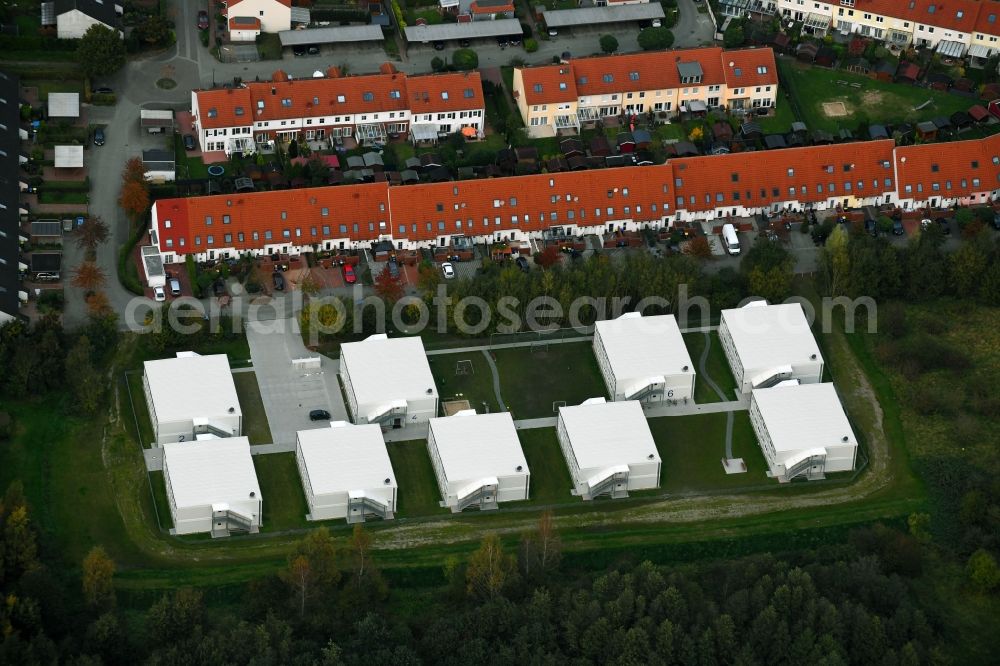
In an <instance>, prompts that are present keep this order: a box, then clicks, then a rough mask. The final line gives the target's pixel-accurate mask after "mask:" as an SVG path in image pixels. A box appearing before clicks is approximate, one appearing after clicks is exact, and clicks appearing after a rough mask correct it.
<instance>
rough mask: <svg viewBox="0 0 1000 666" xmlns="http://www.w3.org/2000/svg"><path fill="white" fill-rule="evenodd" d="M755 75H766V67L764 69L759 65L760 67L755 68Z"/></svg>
mask: <svg viewBox="0 0 1000 666" xmlns="http://www.w3.org/2000/svg"><path fill="white" fill-rule="evenodd" d="M757 73H758V74H767V67H765V66H764V65H761V66H760V67H758V68H757Z"/></svg>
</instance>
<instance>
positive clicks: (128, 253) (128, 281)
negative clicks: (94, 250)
mask: <svg viewBox="0 0 1000 666" xmlns="http://www.w3.org/2000/svg"><path fill="white" fill-rule="evenodd" d="M145 233H146V225H145V224H141V225H139V228H138V229H136V230H135V231H133V232H132V235H131V236H129V239H128V242H127V243H125V244H124V245H122V246H121V249H120V250H118V281H119V282H120V283H121V285H122V286H123V287H125V289H126V290H127V291H130V292H131V293H133V294H135V295H136V296H143V295H145V293H146V291H145V290H144V289H143V288H142V283H141V282H139V272H138V271H137V270H136V268H135V265H134V264H132V263H131V262H130V261H129V260H130V259H131V258H132V250H133V249H135V246H136V245H137V244H138V243H139V241H140V240H141V239H142V237H143V235H144V234H145ZM129 268H131V270H129Z"/></svg>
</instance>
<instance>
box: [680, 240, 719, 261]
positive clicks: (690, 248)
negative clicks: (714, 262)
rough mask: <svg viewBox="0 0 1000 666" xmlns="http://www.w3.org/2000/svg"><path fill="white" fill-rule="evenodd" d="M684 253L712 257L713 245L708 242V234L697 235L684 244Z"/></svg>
mask: <svg viewBox="0 0 1000 666" xmlns="http://www.w3.org/2000/svg"><path fill="white" fill-rule="evenodd" d="M684 254H687V255H690V256H692V257H698V258H699V259H711V258H712V246H711V245H709V244H708V237H707V236H700V235H699V236H695V237H694V238H692V239H691V240H689V241H688V242H687V243H686V244H685V245H684Z"/></svg>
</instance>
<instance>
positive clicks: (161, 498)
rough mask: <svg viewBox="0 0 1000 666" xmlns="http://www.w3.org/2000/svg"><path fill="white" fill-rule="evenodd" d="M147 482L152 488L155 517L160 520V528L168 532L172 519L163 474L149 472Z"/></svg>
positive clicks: (171, 525) (172, 524)
mask: <svg viewBox="0 0 1000 666" xmlns="http://www.w3.org/2000/svg"><path fill="white" fill-rule="evenodd" d="M149 482H150V484H151V485H152V486H153V500H154V502H155V503H156V516H157V517H158V518H159V519H160V527H162V528H163V529H165V530H169V529H171V528H172V527H173V526H174V519H173V517H171V515H170V501H169V500H168V499H167V482H166V480H165V479H164V477H163V472H150V473H149Z"/></svg>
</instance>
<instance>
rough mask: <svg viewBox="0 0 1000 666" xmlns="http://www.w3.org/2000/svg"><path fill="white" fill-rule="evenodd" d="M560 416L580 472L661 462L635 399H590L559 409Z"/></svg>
mask: <svg viewBox="0 0 1000 666" xmlns="http://www.w3.org/2000/svg"><path fill="white" fill-rule="evenodd" d="M559 416H560V417H561V418H562V420H563V423H565V424H566V434H567V435H568V436H569V442H570V445H571V446H572V447H573V453H574V454H575V455H576V462H577V464H578V465H579V466H580V468H581V469H590V468H594V467H600V468H603V467H611V466H613V465H628V464H630V463H639V462H652V461H657V462H658V461H659V460H660V454H659V452H658V451H657V450H656V443H655V442H654V441H653V434H652V433H651V432H650V431H649V424H648V423H646V416H645V415H644V414H643V413H642V407H641V406H640V405H639V402H638V401H637V400H625V401H622V402H607V401H606V400H604V399H603V398H593V399H591V400H588V401H586V402H584V403H583V404H582V405H575V406H573V407H560V408H559ZM650 456H652V457H650Z"/></svg>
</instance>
